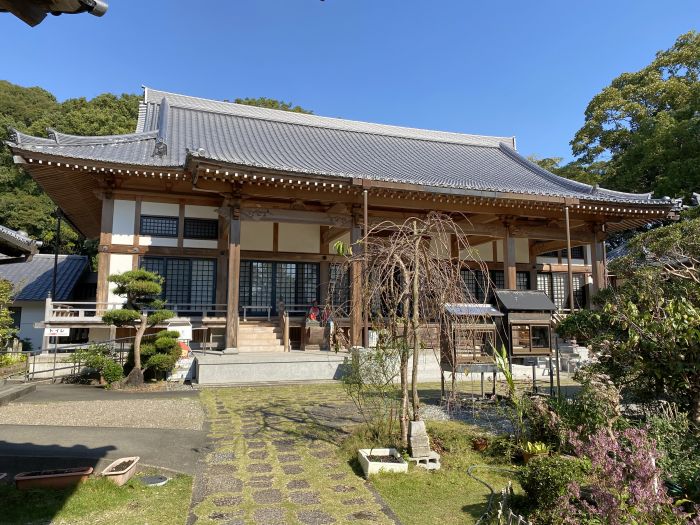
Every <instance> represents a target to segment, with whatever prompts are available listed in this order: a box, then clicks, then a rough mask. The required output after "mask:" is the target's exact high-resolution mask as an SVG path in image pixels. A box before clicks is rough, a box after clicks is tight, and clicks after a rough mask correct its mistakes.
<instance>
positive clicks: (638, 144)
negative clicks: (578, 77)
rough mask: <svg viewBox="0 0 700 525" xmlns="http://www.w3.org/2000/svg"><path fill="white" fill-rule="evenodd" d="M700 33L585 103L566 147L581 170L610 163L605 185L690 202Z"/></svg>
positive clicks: (697, 143)
mask: <svg viewBox="0 0 700 525" xmlns="http://www.w3.org/2000/svg"><path fill="white" fill-rule="evenodd" d="M699 75H700V33H697V32H695V31H691V32H688V33H685V34H683V35H681V36H680V37H678V39H677V40H676V42H675V44H674V45H673V46H672V47H671V48H670V49H667V50H665V51H660V52H658V53H657V54H656V58H655V59H654V60H653V61H652V62H651V64H649V65H648V66H646V67H644V68H642V69H641V70H639V71H637V72H633V73H623V74H622V75H620V76H618V77H617V78H615V79H614V80H613V81H612V82H611V84H610V85H609V86H607V87H606V88H604V89H603V90H602V91H601V92H600V93H598V94H597V95H596V96H595V97H594V98H593V100H591V102H590V103H589V104H588V107H587V108H586V112H585V123H584V125H583V127H581V129H580V130H578V132H577V133H576V135H575V136H574V139H573V140H572V142H571V145H572V149H573V152H574V154H575V155H577V156H579V159H580V161H581V162H582V163H583V164H585V165H589V166H590V165H592V163H594V162H596V161H600V160H603V161H605V160H607V161H608V163H607V166H606V169H605V174H604V177H603V178H602V182H603V184H604V185H606V186H607V187H610V188H613V189H618V190H624V191H631V192H647V191H652V192H654V193H655V194H656V195H657V196H664V195H668V196H672V197H681V196H682V197H687V196H688V195H689V194H690V193H691V192H693V191H697V190H698V189H699V188H700V82H699V81H698V80H699V79H698V77H699Z"/></svg>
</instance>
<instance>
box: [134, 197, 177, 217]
mask: <svg viewBox="0 0 700 525" xmlns="http://www.w3.org/2000/svg"><path fill="white" fill-rule="evenodd" d="M141 215H163V216H165V217H178V216H179V215H180V205H179V204H174V203H170V202H148V201H143V202H142V203H141Z"/></svg>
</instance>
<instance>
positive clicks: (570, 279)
mask: <svg viewBox="0 0 700 525" xmlns="http://www.w3.org/2000/svg"><path fill="white" fill-rule="evenodd" d="M564 220H565V221H566V270H567V274H568V282H569V310H570V311H571V312H573V311H574V309H575V308H576V304H575V303H574V272H573V268H572V266H571V265H572V259H573V257H571V224H570V222H569V206H568V205H567V206H564ZM560 256H561V252H560Z"/></svg>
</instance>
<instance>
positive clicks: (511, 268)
mask: <svg viewBox="0 0 700 525" xmlns="http://www.w3.org/2000/svg"><path fill="white" fill-rule="evenodd" d="M515 273H516V272H515V238H514V237H511V235H510V228H509V227H508V226H507V225H506V236H505V238H504V239H503V281H504V286H505V289H506V290H515V289H516V288H517V285H516V278H515Z"/></svg>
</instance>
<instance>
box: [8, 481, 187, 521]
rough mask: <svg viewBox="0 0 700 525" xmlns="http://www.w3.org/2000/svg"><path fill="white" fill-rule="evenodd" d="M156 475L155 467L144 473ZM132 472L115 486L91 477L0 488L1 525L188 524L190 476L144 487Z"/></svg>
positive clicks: (109, 482)
mask: <svg viewBox="0 0 700 525" xmlns="http://www.w3.org/2000/svg"><path fill="white" fill-rule="evenodd" d="M145 473H146V474H155V473H156V472H154V471H145ZM139 476H140V474H137V475H136V476H134V477H133V478H132V479H131V480H130V481H129V482H128V483H127V484H126V485H124V486H122V487H117V486H116V485H115V484H114V483H112V482H111V481H109V480H107V479H104V478H92V479H89V480H88V481H86V482H85V483H82V484H80V485H79V486H78V487H76V488H75V489H68V490H43V489H42V490H39V489H37V490H27V491H20V490H17V489H15V488H14V486H11V485H3V486H0V523H2V524H3V525H32V524H37V525H38V524H45V523H51V524H52V525H68V524H70V525H98V524H114V523H118V524H119V525H143V524H144V523H151V524H158V523H168V524H171V523H172V524H176V523H184V522H185V520H186V518H187V512H188V508H189V503H190V495H191V492H192V478H191V477H190V476H184V475H176V476H175V477H173V478H172V479H171V480H170V482H168V483H167V484H166V485H164V486H163V487H146V486H145V485H143V484H142V483H141V481H140V480H139V479H138V477H139Z"/></svg>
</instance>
